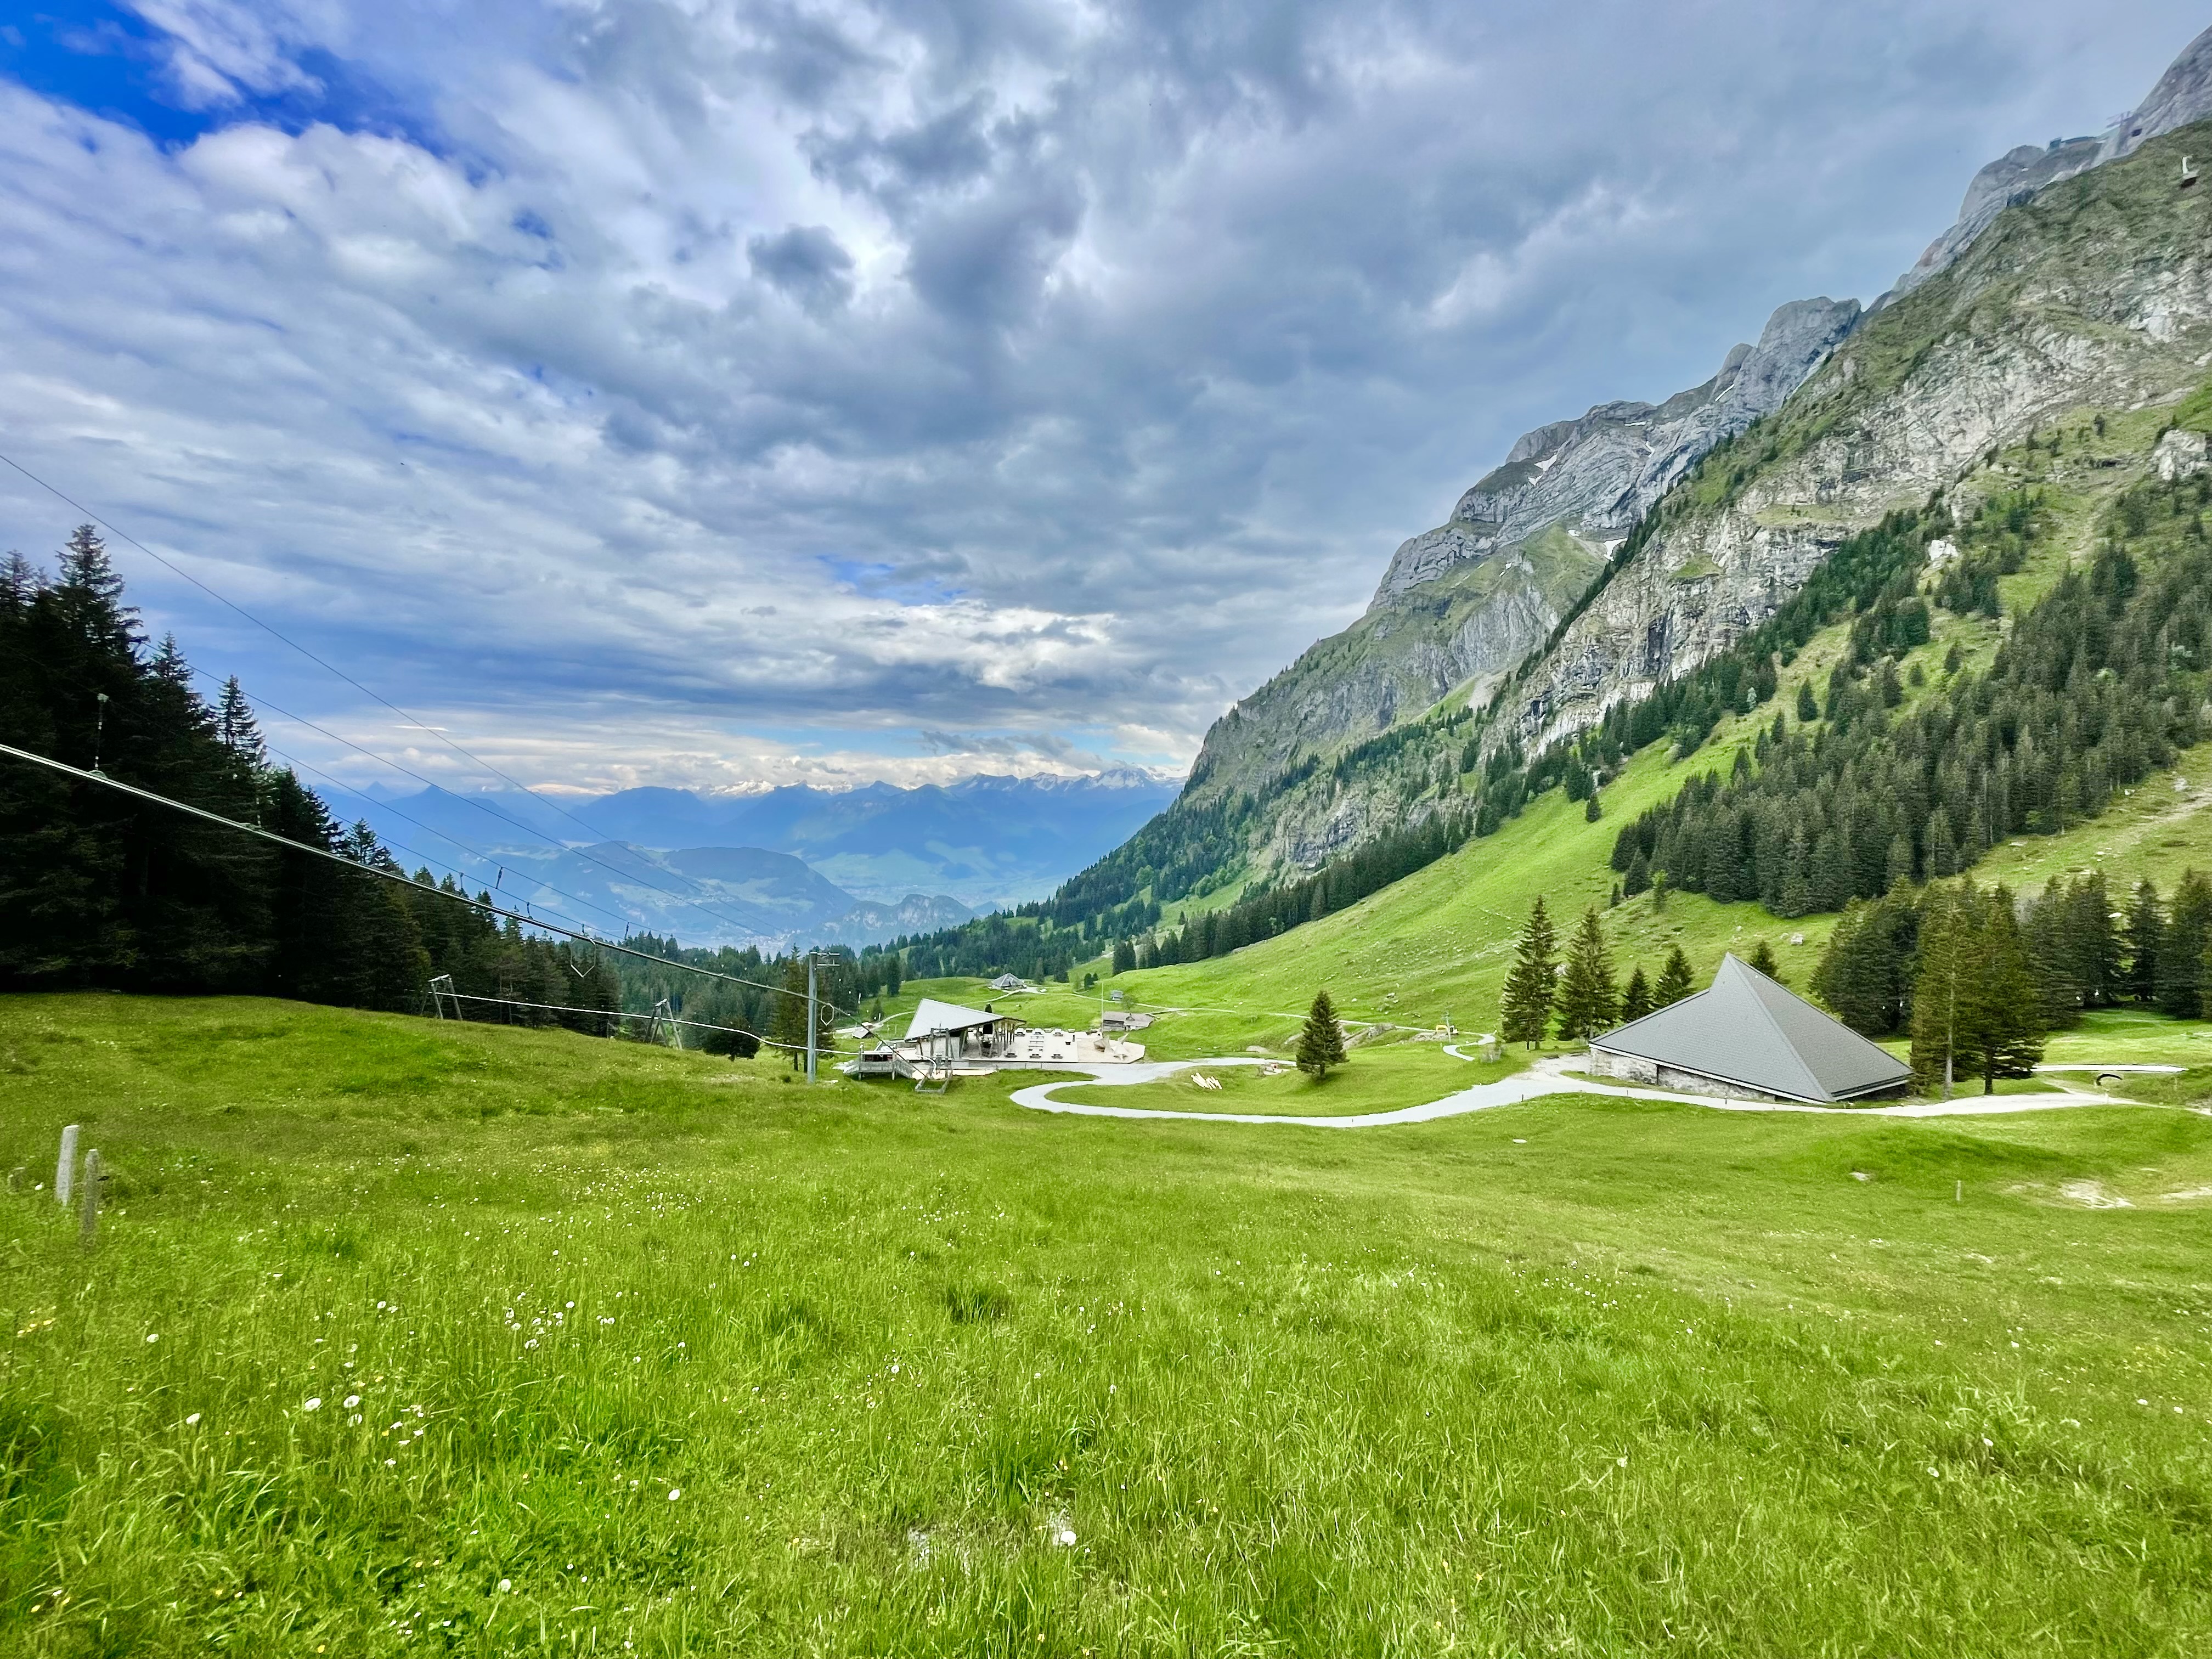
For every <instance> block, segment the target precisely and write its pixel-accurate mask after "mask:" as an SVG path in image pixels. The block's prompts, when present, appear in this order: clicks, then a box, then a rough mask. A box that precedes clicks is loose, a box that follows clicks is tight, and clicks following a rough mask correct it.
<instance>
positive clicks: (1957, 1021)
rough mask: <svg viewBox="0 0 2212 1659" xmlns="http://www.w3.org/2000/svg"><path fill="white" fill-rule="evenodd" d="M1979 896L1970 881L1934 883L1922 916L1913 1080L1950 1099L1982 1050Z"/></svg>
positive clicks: (1914, 996) (1915, 991)
mask: <svg viewBox="0 0 2212 1659" xmlns="http://www.w3.org/2000/svg"><path fill="white" fill-rule="evenodd" d="M1978 908H1979V896H1978V894H1976V893H1975V891H1974V886H1973V883H1972V881H1971V880H1967V881H1961V882H1960V884H1958V885H1956V886H1953V887H1942V888H1930V889H1929V891H1928V895H1927V899H1926V902H1925V903H1924V904H1923V907H1922V910H1921V915H1920V956H1919V964H1918V970H1917V974H1916V975H1915V977H1914V980H1913V985H1912V1051H1911V1066H1912V1076H1913V1080H1914V1081H1915V1082H1916V1083H1917V1084H1918V1085H1920V1087H1921V1088H1922V1089H1923V1090H1935V1089H1940V1090H1941V1091H1942V1095H1943V1097H1944V1098H1945V1099H1947V1100H1948V1099H1949V1098H1950V1096H1951V1091H1952V1089H1953V1087H1954V1085H1955V1084H1956V1082H1957V1080H1958V1079H1959V1078H1960V1076H1961V1075H1965V1076H1972V1074H1973V1068H1974V1064H1975V1062H1976V1061H1977V1060H1978V1059H1979V1054H1978V1051H1977V1046H1976V1039H1977V1036H1978V1032H1977V1031H1976V1029H1975V1025H1976V1014H1977V1012H1978V996H1977V991H1978V987H1977V985H1976V983H1975V971H1974V969H1975V963H1974V952H1975V949H1976V946H1977V945H1978V939H1977V937H1976V936H1977V935H1978V933H1980V931H1981V930H1980V928H1979V927H1978V926H1977V925H1976V924H1977V921H1978V918H1977V916H1976V915H1975V914H1974V913H1975V911H1976V910H1977V909H1978Z"/></svg>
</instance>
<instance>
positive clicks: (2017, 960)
mask: <svg viewBox="0 0 2212 1659" xmlns="http://www.w3.org/2000/svg"><path fill="white" fill-rule="evenodd" d="M2096 891H2097V894H2098V896H2099V897H2100V900H2101V898H2102V896H2103V893H2104V883H2103V881H2102V880H2101V879H2100V880H2099V882H2098V883H2097V887H2096ZM1979 952H1980V961H1979V963H1978V968H1979V973H1980V981H1981V983H1980V987H1979V988H1980V996H1981V1006H1980V1008H1979V1010H1978V1013H1979V1018H1980V1024H1981V1033H1980V1036H1981V1066H1980V1072H1981V1078H1982V1092H1983V1093H1984V1094H1985V1095H1990V1094H1995V1093H1996V1080H1997V1079H1999V1078H2001V1077H2027V1076H2029V1075H2031V1074H2033V1072H2034V1070H2035V1068H2036V1066H2038V1065H2039V1064H2040V1063H2041V1061H2042V1060H2043V1033H2044V1030H2045V1022H2044V1018H2043V1002H2042V999H2041V998H2040V997H2039V995H2038V994H2037V989H2036V978H2035V966H2034V963H2033V961H2032V960H2031V959H2030V957H2029V955H2028V949H2027V939H2025V938H2023V937H2022V935H2021V928H2020V922H2019V920H2018V915H2017V913H2016V910H2015V906H2014V903H2013V896H2012V895H2011V894H2010V893H2009V892H2008V891H2006V890H2005V889H2003V888H2002V887H2000V888H1998V889H1997V890H1996V891H1995V892H1993V893H1991V894H1990V898H1989V902H1988V904H1987V905H1986V906H1985V907H1984V910H1983V914H1982V927H1981V939H1980V941H1979Z"/></svg>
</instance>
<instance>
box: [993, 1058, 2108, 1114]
mask: <svg viewBox="0 0 2212 1659" xmlns="http://www.w3.org/2000/svg"><path fill="white" fill-rule="evenodd" d="M1447 1052H1449V1053H1450V1054H1452V1055H1453V1056H1454V1057H1455V1058H1456V1059H1460V1060H1466V1059H1468V1056H1467V1055H1466V1054H1460V1053H1459V1051H1458V1050H1457V1049H1456V1048H1450V1049H1448V1050H1447ZM1579 1058H1580V1056H1578V1055H1571V1054H1548V1055H1547V1056H1545V1057H1544V1058H1543V1059H1541V1060H1538V1061H1536V1062H1535V1064H1534V1065H1533V1066H1529V1068H1528V1070H1527V1071H1525V1072H1516V1073H1514V1074H1513V1075H1512V1076H1511V1077H1509V1078H1503V1079H1499V1080H1498V1082H1496V1083H1478V1084H1476V1085H1474V1087H1473V1088H1472V1089H1462V1090H1461V1091H1459V1092H1458V1093H1457V1094H1454V1095H1446V1096H1445V1097H1443V1099H1442V1100H1432V1101H1430V1102H1429V1103H1427V1104H1425V1105H1421V1106H1401V1107H1400V1108H1399V1109H1397V1110H1396V1111H1394V1112H1364V1113H1360V1114H1358V1115H1352V1116H1348V1117H1298V1116H1292V1115H1287V1114H1279V1113H1267V1112H1177V1111H1168V1110H1164V1109H1155V1108H1151V1107H1143V1106H1099V1105H1094V1104H1092V1103H1089V1102H1087V1101H1074V1100H1062V1099H1060V1097H1059V1095H1058V1093H1057V1092H1056V1091H1059V1090H1061V1089H1091V1088H1100V1087H1105V1088H1126V1087H1128V1086H1129V1085H1133V1084H1139V1083H1157V1082H1158V1081H1159V1080H1160V1079H1162V1078H1164V1077H1168V1076H1170V1075H1172V1074H1173V1073H1176V1072H1180V1071H1188V1070H1190V1069H1192V1068H1193V1067H1195V1066H1208V1067H1212V1068H1216V1069H1218V1068H1219V1067H1222V1066H1264V1065H1267V1064H1268V1063H1269V1062H1267V1061H1266V1060H1251V1059H1245V1058H1243V1057H1234V1058H1224V1059H1219V1060H1146V1061H1144V1062H1142V1063H1140V1064H1138V1065H1135V1066H1081V1067H1071V1068H1070V1069H1071V1070H1081V1071H1084V1072H1087V1073H1089V1074H1090V1075H1089V1076H1088V1077H1087V1078H1085V1079H1084V1080H1082V1081H1080V1082H1078V1081H1076V1080H1074V1079H1069V1078H1062V1079H1060V1080H1058V1081H1057V1082H1053V1083H1038V1084H1033V1085H1030V1087H1028V1088H1026V1089H1017V1090H1016V1091H1014V1093H1013V1095H1012V1100H1013V1103H1014V1104H1015V1105H1017V1106H1025V1107H1027V1108H1029V1109H1030V1110H1031V1111H1033V1112H1065V1113H1068V1114H1070V1115H1074V1116H1077V1117H1124V1118H1182V1119H1185V1120H1188V1121H1191V1122H1194V1123H1290V1124H1296V1125H1298V1126H1300V1127H1304V1128H1309V1129H1379V1128H1383V1127H1386V1126H1388V1125H1390V1124H1394V1123H1428V1122H1431V1121H1434V1120H1436V1119H1437V1118H1440V1117H1458V1116H1461V1115H1462V1114H1465V1113H1468V1112H1482V1111H1487V1110H1489V1109H1491V1108H1492V1107H1493V1106H1510V1105H1513V1104H1515V1103H1518V1102H1520V1101H1524V1100H1534V1099H1537V1098H1539V1097H1541V1096H1544V1095H1618V1096H1620V1097H1621V1098H1622V1099H1624V1100H1664V1101H1672V1102H1674V1103H1676V1104H1677V1105H1682V1106H1705V1107H1709V1108H1711V1109H1712V1110H1714V1111H1717V1112H1811V1113H1842V1114H1845V1115H1850V1116H1852V1117H1983V1116H1988V1115H1994V1114H1998V1113H2004V1112H2050V1111H2059V1110H2063V1109H2066V1108H2068V1107H2070V1106H2133V1105H2136V1104H2139V1103H2138V1102H2136V1101H2130V1100H2122V1099H2120V1098H2118V1097H2116V1096H2113V1095H2106V1094H2093V1093H2091V1092H2090V1091H2087V1090H2086V1089H2084V1090H2071V1089H2069V1090H2065V1091H2056V1092H2053V1093H2051V1094H2042V1095H1972V1096H1967V1097H1961V1098H1959V1099H1956V1100H1926V1101H1915V1102H1912V1103H1908V1104H1905V1105H1899V1106H1804V1105H1796V1104H1783V1103H1770V1102H1765V1101H1750V1100H1717V1099H1714V1098H1713V1097H1711V1096H1709V1095H1685V1094H1675V1093H1673V1092H1671V1091H1667V1090H1664V1089H1638V1088H1632V1087H1629V1086H1626V1085H1621V1084H1614V1083H1599V1082H1596V1081H1594V1080H1592V1081H1584V1080H1583V1079H1579V1078H1570V1077H1566V1076H1565V1075H1563V1073H1565V1071H1566V1069H1567V1067H1568V1066H1571V1065H1572V1064H1573V1063H1574V1062H1575V1061H1576V1060H1578V1059H1579ZM2102 1069H2105V1070H2106V1071H2110V1070H2112V1069H2113V1068H2112V1067H2109V1066H2107V1067H2105V1068H2102Z"/></svg>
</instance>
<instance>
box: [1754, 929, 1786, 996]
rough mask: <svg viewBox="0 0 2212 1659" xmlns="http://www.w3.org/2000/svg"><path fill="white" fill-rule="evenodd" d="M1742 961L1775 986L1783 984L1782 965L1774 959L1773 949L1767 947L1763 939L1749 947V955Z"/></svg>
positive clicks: (1770, 946)
mask: <svg viewBox="0 0 2212 1659" xmlns="http://www.w3.org/2000/svg"><path fill="white" fill-rule="evenodd" d="M1744 961H1745V962H1746V963H1748V964H1749V965H1750V966H1752V967H1753V968H1756V969H1759V972H1760V973H1762V974H1764V975H1766V976H1767V978H1769V979H1771V980H1772V981H1774V982H1775V983H1776V984H1777V985H1779V984H1781V983H1782V982H1783V981H1782V964H1781V963H1779V962H1778V961H1776V960H1775V958H1774V947H1773V946H1772V945H1769V944H1768V943H1767V942H1766V941H1765V939H1761V940H1759V943H1758V944H1756V945H1753V946H1752V947H1751V954H1750V955H1749V956H1747V957H1745V958H1744Z"/></svg>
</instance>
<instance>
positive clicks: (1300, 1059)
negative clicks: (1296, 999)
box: [1297, 990, 1344, 1082]
mask: <svg viewBox="0 0 2212 1659" xmlns="http://www.w3.org/2000/svg"><path fill="white" fill-rule="evenodd" d="M1343 1064H1344V1027H1343V1024H1341V1023H1340V1021H1339V1020H1338V1019H1337V1017H1336V1005H1335V1004H1334V1003H1333V1002H1331V1001H1330V1000H1328V992H1327V991H1326V990H1322V991H1316V992H1315V993H1314V1000H1313V1006H1311V1007H1310V1008H1309V1009H1307V1010H1306V1020H1305V1024H1304V1025H1303V1026H1301V1027H1300V1028H1299V1029H1298V1047H1297V1067H1298V1070H1300V1071H1301V1072H1304V1073H1305V1074H1306V1075H1307V1076H1308V1077H1310V1078H1312V1079H1314V1080H1315V1081H1316V1082H1319V1081H1320V1080H1321V1079H1323V1078H1325V1077H1327V1076H1328V1073H1329V1068H1330V1067H1331V1066H1341V1065H1343Z"/></svg>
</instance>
